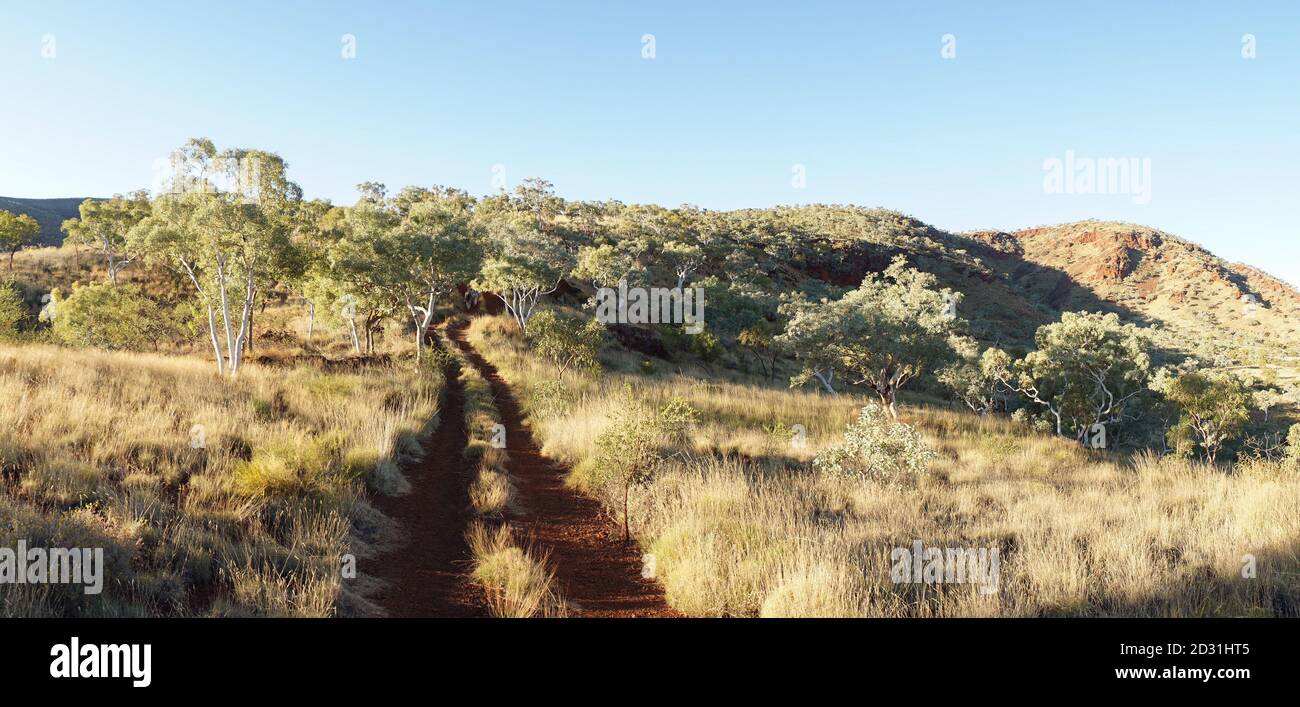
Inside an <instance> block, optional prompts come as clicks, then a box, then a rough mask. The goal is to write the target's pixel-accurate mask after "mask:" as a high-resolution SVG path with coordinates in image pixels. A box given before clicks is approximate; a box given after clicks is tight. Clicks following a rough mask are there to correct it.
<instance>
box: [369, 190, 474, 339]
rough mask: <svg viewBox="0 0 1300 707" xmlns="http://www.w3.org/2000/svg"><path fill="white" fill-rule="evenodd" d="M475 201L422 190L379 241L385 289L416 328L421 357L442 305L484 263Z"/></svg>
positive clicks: (455, 194) (458, 194)
mask: <svg viewBox="0 0 1300 707" xmlns="http://www.w3.org/2000/svg"><path fill="white" fill-rule="evenodd" d="M472 203H473V202H472V199H470V198H469V196H468V194H465V193H464V192H462V191H460V190H456V189H435V190H432V191H429V190H422V191H421V196H420V198H419V199H418V200H415V201H413V202H412V203H410V204H409V205H408V206H406V207H404V211H405V215H404V216H403V217H402V218H401V221H400V222H399V223H397V224H396V225H395V226H394V227H393V228H392V229H390V230H389V231H387V233H385V234H383V236H384V237H382V238H380V239H379V240H377V241H376V250H377V254H378V256H379V264H380V268H381V272H380V273H378V277H379V280H380V281H381V283H382V287H383V288H384V290H385V291H386V292H388V293H389V294H390V295H391V296H392V297H393V298H394V299H395V301H396V303H397V306H398V307H401V308H403V309H405V310H406V312H407V313H408V314H409V316H410V321H411V324H412V326H413V327H414V329H415V351H416V354H415V355H416V358H417V359H419V358H421V357H422V355H423V352H424V337H425V333H426V332H427V331H428V328H429V325H430V324H431V323H432V322H433V316H434V312H435V306H436V305H437V303H438V301H439V300H440V299H442V298H443V297H446V296H448V295H450V294H451V292H452V291H454V290H455V288H456V286H457V285H459V284H461V283H465V282H469V281H470V280H472V279H473V278H474V277H475V276H476V275H477V274H478V272H479V268H480V266H481V265H482V263H483V241H482V237H481V234H480V228H479V225H478V223H477V222H475V221H474V220H473V213H472V211H471V205H472Z"/></svg>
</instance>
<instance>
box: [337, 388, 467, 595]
mask: <svg viewBox="0 0 1300 707" xmlns="http://www.w3.org/2000/svg"><path fill="white" fill-rule="evenodd" d="M442 403H443V404H442V409H441V410H439V412H438V429H437V431H435V432H434V434H433V435H432V438H431V439H429V440H426V441H425V442H424V447H425V449H426V454H425V456H424V458H423V459H421V460H420V463H419V464H418V465H416V466H415V467H414V468H413V469H407V470H406V475H407V479H408V480H409V481H410V482H411V487H412V488H411V492H410V493H409V494H407V495H405V496H385V497H380V498H377V499H376V500H375V506H376V507H377V508H378V509H379V510H380V511H382V512H383V513H384V514H385V515H387V516H388V517H389V518H392V519H394V520H396V521H397V522H398V523H399V524H400V525H401V527H402V529H403V531H404V532H405V533H406V534H407V535H408V536H409V538H408V539H409V542H408V543H407V544H406V545H405V546H403V547H401V548H399V549H397V550H395V551H393V552H390V553H387V554H384V555H382V556H379V557H375V558H372V559H369V560H366V561H364V562H362V563H360V570H361V571H362V572H364V573H366V574H368V575H370V576H372V577H376V578H378V579H380V580H383V582H384V583H385V586H384V587H383V588H382V589H380V590H379V591H378V592H376V593H375V595H373V596H371V597H370V600H371V601H373V602H374V603H376V604H378V605H379V606H380V607H381V608H383V609H384V611H385V612H386V613H387V615H388V616H392V617H429V616H435V617H475V616H486V615H487V613H486V610H485V609H484V607H483V596H482V592H481V590H479V589H478V588H477V587H476V586H475V585H474V584H472V583H471V582H470V580H469V577H468V572H469V570H470V553H469V546H468V545H467V544H466V542H465V526H466V524H467V523H468V521H469V519H470V510H469V490H468V489H469V483H470V480H471V479H472V478H473V476H472V474H473V472H474V471H475V470H474V468H473V466H472V465H471V464H470V463H469V462H467V461H466V460H465V455H464V451H465V445H466V444H467V441H468V437H467V434H466V431H465V423H464V403H465V389H464V386H462V385H461V382H460V380H459V379H458V378H457V377H456V376H455V375H454V374H452V373H451V372H449V373H448V375H447V389H446V391H445V393H444V395H443V400H442Z"/></svg>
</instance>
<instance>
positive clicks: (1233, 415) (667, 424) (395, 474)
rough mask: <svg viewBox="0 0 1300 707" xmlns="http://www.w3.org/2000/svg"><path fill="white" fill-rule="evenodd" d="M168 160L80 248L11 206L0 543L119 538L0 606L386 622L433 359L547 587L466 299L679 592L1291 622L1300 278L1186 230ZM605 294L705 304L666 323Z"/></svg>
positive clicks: (674, 601)
mask: <svg viewBox="0 0 1300 707" xmlns="http://www.w3.org/2000/svg"><path fill="white" fill-rule="evenodd" d="M173 166H174V167H175V169H176V173H175V174H174V175H173V179H172V183H171V185H170V188H169V189H168V190H167V191H165V192H164V193H161V194H153V195H150V194H145V193H135V194H131V195H129V196H119V197H114V198H113V199H108V200H87V201H86V202H84V203H83V204H82V205H81V208H80V211H79V217H78V218H74V219H69V220H67V221H66V222H65V223H64V224H63V231H64V232H65V233H66V234H67V242H66V243H67V244H66V245H64V246H63V247H62V248H58V249H53V248H43V249H27V250H24V248H25V246H26V245H28V244H29V243H30V242H31V240H32V238H33V233H35V231H33V225H32V223H30V222H29V221H30V219H26V220H25V219H21V218H18V217H12V216H6V217H5V218H4V219H3V221H0V241H2V242H3V245H5V247H6V248H7V249H8V252H9V253H14V252H16V253H17V254H16V255H15V256H14V258H13V261H14V262H13V264H12V266H11V277H12V282H11V283H8V284H6V285H4V286H3V287H0V334H2V335H3V337H4V338H5V339H6V340H7V341H8V343H6V344H5V345H4V346H3V348H0V388H3V391H4V394H5V396H6V399H7V400H10V401H13V404H11V405H10V406H8V407H7V408H6V410H5V411H3V412H0V418H3V419H0V422H3V423H4V424H3V425H0V429H3V430H6V432H4V433H3V435H4V436H3V437H0V470H3V474H4V493H3V494H0V509H2V510H3V516H0V517H2V518H3V520H4V524H3V525H0V533H3V535H0V546H2V545H4V544H5V543H11V544H12V542H13V541H16V540H18V539H27V540H28V541H29V542H42V543H46V544H51V545H79V544H81V545H84V544H91V545H95V546H104V547H107V548H110V550H111V551H110V552H109V556H110V560H111V566H112V571H111V572H109V577H110V584H109V588H108V590H106V591H105V593H104V594H103V595H100V596H96V597H84V596H81V595H79V594H76V593H75V592H73V591H72V590H71V589H70V588H68V587H60V586H57V585H45V586H42V587H39V588H32V587H30V586H24V587H17V588H14V587H8V586H3V587H0V593H2V594H0V598H2V599H3V601H0V612H2V613H4V614H6V615H63V614H67V615H75V614H105V615H122V614H184V615H234V614H259V615H260V614H271V615H305V616H324V615H333V614H338V613H341V614H353V613H360V614H364V613H370V612H371V610H372V609H373V607H370V606H369V605H368V604H367V602H366V599H365V596H366V594H367V586H366V583H365V581H364V578H362V580H361V581H358V582H356V583H349V582H346V581H344V580H345V579H346V577H347V575H346V572H345V571H340V569H341V568H345V567H347V565H348V561H349V556H358V555H360V556H365V555H366V554H367V553H372V552H375V551H376V548H378V547H381V546H383V545H384V543H385V538H386V537H387V526H388V525H389V523H390V520H389V519H385V518H384V517H382V516H381V515H380V514H379V513H377V512H375V511H374V510H373V509H372V508H371V506H370V505H369V503H368V501H367V499H368V498H369V497H370V496H371V495H373V494H394V493H396V494H400V493H403V491H404V490H405V484H406V481H405V479H404V476H403V474H402V472H401V469H400V465H401V463H402V462H404V461H410V460H411V459H413V458H414V457H415V456H416V455H418V454H419V453H420V452H421V449H420V447H419V442H418V440H419V437H420V435H421V434H422V433H423V432H427V431H428V430H429V429H430V427H431V426H432V425H436V424H439V421H438V420H437V416H436V410H437V404H438V397H439V394H440V392H441V391H442V390H443V389H444V385H445V384H446V383H447V381H444V380H443V378H442V376H443V371H445V370H448V368H447V364H448V363H449V362H451V361H459V365H458V366H455V367H454V368H455V370H456V375H457V376H458V379H457V380H456V381H451V383H452V384H453V385H459V386H462V387H463V390H464V397H465V405H464V420H450V421H449V420H442V421H441V424H461V423H462V422H463V424H465V425H466V426H467V428H468V430H469V438H470V439H469V446H468V448H467V449H465V450H464V453H465V454H467V455H468V456H469V457H470V458H471V459H473V460H474V461H475V462H476V464H477V467H476V471H475V474H474V478H473V479H471V480H469V494H468V499H469V500H468V502H469V504H470V506H471V510H472V511H473V513H474V515H475V516H476V517H475V520H474V522H473V523H472V524H471V526H470V527H468V528H464V529H463V532H465V533H466V534H467V535H466V537H467V538H468V544H469V546H470V551H471V552H472V553H473V568H472V570H471V571H470V574H471V575H472V578H473V579H474V581H476V582H477V583H478V584H479V585H481V586H482V587H483V588H484V590H485V593H486V596H487V601H488V605H489V607H488V608H489V610H490V612H491V613H493V614H495V615H498V616H557V615H564V614H565V613H566V611H568V609H569V607H567V606H566V603H565V599H564V598H563V597H561V596H560V595H559V594H560V593H559V592H558V591H557V590H556V589H555V584H556V583H555V581H554V577H553V576H552V573H551V570H550V569H549V568H548V557H547V554H546V551H545V548H533V547H529V546H527V544H526V543H524V542H522V541H521V539H520V538H518V537H516V533H515V532H514V529H513V527H512V524H513V523H514V521H515V520H516V519H518V518H519V517H520V516H522V515H524V514H527V513H528V508H527V503H526V502H525V500H524V499H521V498H520V497H519V493H518V492H517V491H518V490H517V488H516V487H515V486H514V485H513V484H512V481H511V477H510V472H509V462H510V460H509V456H508V455H507V454H506V453H505V451H504V450H503V449H499V448H497V447H495V446H494V445H493V444H492V437H493V430H492V426H493V425H494V424H495V423H496V422H498V421H499V419H500V415H499V413H498V411H497V410H496V408H495V405H494V402H493V399H492V390H491V387H490V385H489V384H488V381H486V380H484V379H483V377H482V375H481V374H480V373H479V372H478V371H476V370H475V369H474V368H473V366H470V365H466V364H465V360H464V358H463V357H462V356H461V355H460V353H459V352H458V351H457V349H456V347H455V346H454V345H452V344H451V343H450V342H445V343H444V345H443V346H442V347H430V346H429V341H430V337H431V336H432V335H433V332H434V329H435V327H437V326H438V325H439V323H440V322H442V321H444V320H445V319H447V318H448V317H449V316H460V315H462V314H465V313H470V314H472V318H471V321H472V324H471V334H470V335H471V340H472V341H473V342H474V345H475V346H476V347H477V348H479V349H480V351H481V352H482V354H483V355H484V356H486V357H487V358H488V359H490V360H491V362H492V363H493V364H494V365H496V366H497V367H498V368H499V370H500V372H501V373H502V375H504V376H505V377H506V378H507V379H508V380H509V382H510V384H511V385H512V386H513V387H514V389H515V391H516V393H517V395H518V398H519V400H521V401H522V403H523V404H524V406H525V407H526V412H527V414H528V417H529V421H530V423H531V425H532V426H533V428H534V431H535V434H536V436H537V437H538V438H539V439H540V440H541V441H542V442H543V443H544V446H545V449H544V451H545V452H546V454H548V455H550V456H552V457H554V458H556V459H559V460H561V461H562V462H564V463H565V464H567V465H568V466H569V467H570V468H571V474H570V475H569V478H568V482H569V483H570V484H572V485H573V486H575V487H577V488H578V489H581V490H582V491H583V492H585V493H588V494H590V495H592V496H593V497H596V498H598V499H600V500H601V501H602V502H603V503H604V504H605V507H606V508H607V509H608V510H609V513H610V517H611V519H612V521H613V522H614V523H616V524H617V526H620V527H621V528H622V529H623V530H624V532H625V533H626V534H627V535H628V536H629V538H628V540H629V541H631V542H636V543H638V544H639V546H640V548H641V549H642V550H643V551H644V552H645V553H646V554H647V556H648V558H647V560H648V561H647V565H646V567H647V570H646V571H647V572H651V573H653V574H654V575H655V578H656V579H657V580H658V581H659V582H660V583H661V584H662V586H663V589H664V590H665V591H666V594H667V600H668V602H669V603H670V604H671V605H672V607H674V608H675V609H677V610H678V611H680V612H682V613H685V614H687V615H693V616H919V617H925V616H1043V615H1087V616H1101V615H1152V616H1186V615H1286V616H1292V615H1296V614H1297V613H1298V612H1300V609H1298V607H1300V573H1298V572H1297V571H1296V569H1297V567H1300V558H1298V557H1297V554H1298V552H1300V513H1298V511H1300V424H1297V422H1300V415H1298V413H1297V410H1298V408H1300V388H1298V387H1297V386H1296V383H1295V381H1296V380H1297V375H1296V373H1297V372H1296V368H1295V365H1294V364H1295V361H1294V359H1292V358H1288V356H1287V355H1286V351H1287V347H1288V346H1291V345H1293V344H1294V341H1295V335H1296V322H1297V319H1298V318H1300V315H1298V314H1297V313H1298V312H1300V294H1297V293H1296V292H1295V291H1294V290H1291V289H1290V288H1288V287H1285V286H1283V285H1281V284H1280V283H1278V282H1277V281H1275V280H1273V279H1271V278H1268V277H1267V276H1265V275H1263V274H1262V273H1259V272H1258V271H1254V270H1250V269H1246V268H1244V267H1243V266H1229V265H1227V264H1225V263H1222V262H1221V261H1219V260H1217V259H1215V258H1213V257H1212V256H1211V255H1210V254H1208V253H1206V252H1204V251H1203V250H1201V249H1198V248H1196V247H1194V246H1192V245H1191V244H1188V243H1186V242H1183V241H1180V240H1178V239H1175V238H1173V237H1172V236H1169V235H1168V234H1161V233H1158V232H1154V231H1151V230H1150V229H1143V228H1140V227H1134V226H1129V225H1124V224H1100V223H1095V222H1085V223H1081V224H1069V225H1066V226H1061V227H1056V228H1042V229H1026V230H1024V231H1021V232H1017V233H1015V234H1007V233H1000V232H987V233H975V234H951V233H946V232H943V231H941V230H939V229H936V228H933V227H931V226H928V225H926V224H924V223H922V222H920V221H918V220H916V219H913V218H911V217H908V216H905V215H902V214H898V213H895V212H890V211H886V210H883V209H864V208H859V207H853V206H834V205H832V206H827V205H815V206H801V207H776V208H771V209H761V210H758V209H755V210H741V211H733V212H714V211H708V210H704V209H699V208H696V207H692V206H682V207H678V208H675V209H666V208H663V207H659V206H655V205H628V204H623V203H621V202H617V201H606V202H576V201H566V200H565V199H563V198H560V197H559V196H557V195H556V194H555V192H554V189H553V188H552V186H551V185H550V184H549V183H548V182H546V181H545V180H540V179H527V180H524V181H523V182H522V183H521V184H520V185H519V186H518V187H517V188H516V189H515V190H514V191H513V192H505V191H502V192H500V193H498V194H494V195H489V196H485V197H482V198H476V197H473V196H471V195H469V194H468V193H467V192H465V191H462V190H459V189H455V188H449V187H442V186H434V187H429V188H424V187H406V188H403V189H401V190H400V191H398V192H397V193H395V194H389V192H388V190H387V188H386V187H385V186H384V185H382V184H377V183H371V182H367V183H363V184H361V185H359V186H358V190H359V192H360V198H359V199H358V201H357V202H356V203H355V204H354V205H352V206H338V205H334V204H331V203H329V202H326V201H321V200H310V199H306V198H304V197H303V194H302V191H301V189H300V188H299V187H298V186H297V185H296V184H294V183H293V182H292V181H290V180H289V178H288V165H287V163H286V162H285V161H284V160H283V159H281V158H280V157H279V156H278V155H275V154H273V153H269V152H266V151H262V150H246V149H230V150H218V149H217V148H216V146H215V145H213V144H212V143H211V141H208V140H202V139H199V140H192V141H190V142H189V143H187V144H186V145H185V146H183V147H182V148H181V149H180V150H178V151H177V153H176V155H175V159H174V160H173ZM250 166H251V167H255V169H250V168H249V167H250ZM0 215H3V214H2V212H0ZM1058 238H1069V239H1074V240H1072V241H1070V242H1067V243H1064V244H1062V243H1060V242H1058V241H1057V239H1058ZM1075 246H1078V247H1077V248H1076V247H1075ZM1148 256H1149V257H1148ZM612 288H618V289H619V290H620V291H624V290H627V289H628V288H632V289H636V290H641V291H648V292H654V291H655V290H658V291H659V292H660V293H661V295H662V296H663V297H664V299H663V300H662V301H663V302H667V303H669V304H671V303H672V302H673V301H674V299H673V298H674V297H675V298H676V300H675V301H676V302H677V304H678V305H679V309H680V308H681V307H680V305H681V304H682V303H683V302H684V301H685V300H686V299H687V298H686V297H685V292H686V291H690V292H691V293H692V294H695V293H699V297H698V298H695V299H693V300H692V301H693V302H696V303H701V304H702V307H703V308H702V309H700V310H699V311H698V312H694V313H692V315H691V316H692V318H690V319H681V318H675V317H672V316H668V317H666V318H652V319H651V318H645V317H644V316H643V315H645V312H644V311H639V310H637V305H633V306H632V307H630V308H629V307H625V306H624V305H625V304H626V303H622V304H618V305H617V306H610V302H611V300H610V298H609V297H608V295H609V294H610V291H611V289H612ZM602 296H603V297H602ZM1245 297H1249V298H1251V299H1249V300H1248V304H1249V306H1247V307H1246V308H1245V309H1241V307H1240V302H1241V298H1245ZM1256 305H1258V309H1259V310H1260V311H1258V312H1257V311H1256ZM1239 310H1240V312H1239V315H1235V318H1234V313H1238V311H1239ZM628 311H631V312H632V313H633V314H636V315H637V316H640V317H641V318H640V319H637V318H636V317H633V318H631V319H629V318H628V317H626V316H625V315H627V314H628ZM602 312H604V314H602ZM611 312H617V314H618V317H617V318H616V320H610V319H609V317H608V316H606V315H609V314H610V313H611ZM638 312H639V313H638ZM697 315H698V316H697ZM512 416H513V414H512ZM444 451H445V450H444ZM460 451H461V450H456V451H455V453H460ZM572 497H573V498H580V497H576V496H572ZM580 500H582V502H583V503H587V500H586V499H580ZM589 507H590V506H589ZM588 517H590V512H589V513H588ZM598 520H599V518H598ZM455 524H456V525H458V526H459V525H460V522H459V521H457V522H456V523H455ZM611 527H613V526H612V525H611ZM455 537H457V538H459V537H461V536H459V535H457V536H455ZM916 541H922V542H924V544H925V545H927V546H931V547H963V548H972V547H981V548H993V549H996V550H997V552H998V554H999V557H1000V572H999V573H998V587H997V590H996V591H992V592H990V591H986V590H987V589H988V588H987V587H983V586H980V585H977V584H972V583H960V582H959V583H935V582H908V581H900V580H899V579H898V577H897V576H894V575H893V574H892V573H891V564H892V563H891V559H892V554H893V553H894V551H896V550H897V549H899V548H905V547H908V546H909V545H911V544H912V543H913V542H916ZM631 559H632V560H635V556H632V558H631ZM566 581H567V580H566ZM412 591H419V588H418V587H416V588H412ZM656 591H657V590H656ZM656 596H657V595H656ZM655 601H656V602H658V604H659V606H662V601H659V600H658V599H657V598H656V599H655Z"/></svg>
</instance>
